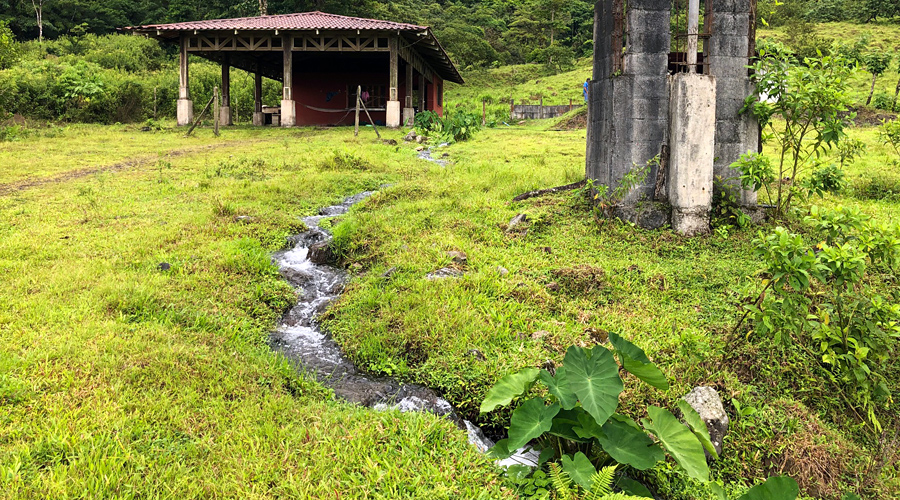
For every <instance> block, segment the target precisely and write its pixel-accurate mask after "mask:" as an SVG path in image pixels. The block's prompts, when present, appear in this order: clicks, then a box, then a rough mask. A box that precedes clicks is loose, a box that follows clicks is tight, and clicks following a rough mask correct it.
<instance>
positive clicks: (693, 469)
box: [641, 406, 709, 482]
mask: <svg viewBox="0 0 900 500" xmlns="http://www.w3.org/2000/svg"><path fill="white" fill-rule="evenodd" d="M647 413H648V414H649V415H650V420H649V421H648V420H646V419H644V420H642V421H641V422H642V423H643V424H644V428H645V429H647V430H648V431H650V432H652V433H653V435H655V436H656V438H657V439H659V442H660V443H661V444H662V445H663V447H664V448H665V449H666V451H668V452H669V454H670V455H672V458H674V459H675V461H676V462H678V465H680V466H681V468H683V469H684V471H685V472H687V473H688V475H689V476H691V477H693V478H695V479H699V480H701V481H704V482H705V481H709V467H708V466H707V465H706V455H705V454H704V453H703V445H701V444H700V441H699V440H698V439H697V436H695V435H694V433H693V432H691V430H690V429H688V428H687V427H686V426H685V425H684V424H682V423H681V422H679V421H678V419H677V418H675V415H672V413H671V412H670V411H668V410H666V409H663V408H659V407H657V406H650V407H648V408H647Z"/></svg>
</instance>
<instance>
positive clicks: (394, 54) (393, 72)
mask: <svg viewBox="0 0 900 500" xmlns="http://www.w3.org/2000/svg"><path fill="white" fill-rule="evenodd" d="M398 42H399V39H398V37H396V36H392V37H391V38H390V49H391V61H390V79H389V83H388V86H389V87H390V93H389V99H388V100H390V101H398V100H399V97H398V95H397V86H398V85H399V83H398V81H399V79H400V78H399V77H400V75H399V70H398V65H399V57H400V53H399V50H398Z"/></svg>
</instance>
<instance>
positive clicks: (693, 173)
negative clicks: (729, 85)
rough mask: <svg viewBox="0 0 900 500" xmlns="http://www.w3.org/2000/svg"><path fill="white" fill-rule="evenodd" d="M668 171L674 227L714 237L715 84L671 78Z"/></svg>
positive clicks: (691, 76)
mask: <svg viewBox="0 0 900 500" xmlns="http://www.w3.org/2000/svg"><path fill="white" fill-rule="evenodd" d="M669 88H670V96H669V171H668V176H667V179H666V187H667V190H668V197H669V203H670V204H671V205H672V228H673V229H674V230H675V231H677V232H679V233H681V234H683V235H686V236H693V235H696V234H702V233H707V232H709V212H710V210H711V208H712V195H713V160H714V158H715V136H716V79H715V77H713V76H710V75H699V74H696V73H676V74H675V75H674V76H671V77H669Z"/></svg>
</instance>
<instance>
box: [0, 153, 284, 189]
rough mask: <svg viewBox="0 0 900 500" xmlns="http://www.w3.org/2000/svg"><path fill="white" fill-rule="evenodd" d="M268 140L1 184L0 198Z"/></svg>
mask: <svg viewBox="0 0 900 500" xmlns="http://www.w3.org/2000/svg"><path fill="white" fill-rule="evenodd" d="M267 141H268V140H267V139H259V140H245V141H233V142H223V143H220V144H208V145H206V146H200V147H193V148H184V149H175V150H172V151H169V152H167V153H166V154H165V155H164V156H159V155H155V154H154V155H150V154H148V155H142V156H137V157H134V158H129V159H127V160H124V161H120V162H118V163H113V164H112V165H104V166H100V167H91V168H82V169H78V170H71V171H68V172H63V173H61V174H57V175H53V176H50V177H41V178H29V179H23V180H21V181H18V182H10V183H7V184H0V196H8V195H10V194H13V193H17V192H20V191H25V190H26V189H31V188H35V187H40V186H44V185H46V184H59V183H63V182H68V181H72V180H76V179H81V178H83V177H87V176H89V175H93V174H97V173H100V172H119V171H122V170H127V169H131V168H136V167H142V166H145V165H148V164H151V163H153V162H156V161H158V160H159V159H160V158H176V157H179V156H185V155H190V154H195V153H203V152H208V151H214V150H217V149H223V148H228V147H232V146H244V145H250V144H258V143H261V142H267Z"/></svg>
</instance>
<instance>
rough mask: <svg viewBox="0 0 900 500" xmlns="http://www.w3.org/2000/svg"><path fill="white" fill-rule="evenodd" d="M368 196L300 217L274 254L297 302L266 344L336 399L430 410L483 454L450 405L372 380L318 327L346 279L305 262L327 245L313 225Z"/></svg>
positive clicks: (527, 456) (479, 435)
mask: <svg viewBox="0 0 900 500" xmlns="http://www.w3.org/2000/svg"><path fill="white" fill-rule="evenodd" d="M372 194H374V192H372V191H367V192H364V193H360V194H358V195H355V196H351V197H350V198H347V199H346V200H344V202H343V203H341V204H339V205H334V206H330V207H326V208H323V209H321V210H320V211H319V215H315V216H311V217H306V218H304V219H303V222H304V223H305V224H306V226H307V227H308V228H309V230H308V231H307V232H305V233H302V234H299V235H297V236H295V237H294V238H293V239H292V240H293V245H294V247H293V248H291V249H290V250H286V251H282V252H278V253H276V254H275V256H274V258H275V262H276V263H277V264H278V267H279V270H280V272H281V275H282V276H284V278H285V279H286V280H288V281H289V282H290V283H291V285H293V286H294V287H296V288H297V289H298V290H299V291H300V298H299V300H298V302H297V305H296V306H294V307H293V308H292V309H291V310H290V311H289V312H288V313H287V314H285V315H284V317H283V318H282V321H281V325H279V327H278V329H277V330H276V331H275V332H274V333H272V335H271V339H270V341H271V345H272V347H273V348H274V349H275V350H277V351H279V352H281V353H283V354H284V355H285V356H286V357H287V358H288V359H290V360H291V361H292V362H294V363H295V364H296V365H297V366H298V368H300V369H302V370H305V371H307V372H309V373H312V374H314V375H315V377H316V378H317V379H318V380H319V381H320V382H321V383H322V384H324V385H325V386H327V387H330V388H331V389H333V390H334V393H335V395H337V396H338V397H339V398H342V399H344V400H346V401H349V402H352V403H356V404H360V405H363V406H368V407H371V408H373V409H376V410H390V409H397V410H399V411H402V412H407V411H419V412H420V411H430V412H432V413H435V414H437V415H442V416H444V417H446V418H448V419H450V420H451V421H452V422H454V423H455V424H456V425H457V427H459V428H460V429H461V430H464V431H466V432H467V433H468V436H469V442H470V443H472V444H473V445H474V446H476V447H477V448H478V449H479V450H480V451H482V452H486V451H487V450H488V449H489V448H490V447H491V446H493V444H494V443H493V442H492V441H491V440H490V439H488V438H487V437H485V435H484V433H483V432H482V431H481V429H479V428H478V426H476V425H475V424H473V423H472V422H469V421H468V420H463V419H462V418H460V417H459V415H457V414H456V411H455V410H454V409H453V406H451V405H450V403H449V402H447V401H446V400H444V399H443V398H441V397H440V396H439V395H438V394H437V393H436V392H434V391H432V390H431V389H428V388H427V387H423V386H420V385H414V384H400V383H399V382H397V381H396V380H394V379H392V378H389V377H376V376H373V375H369V374H366V373H364V372H362V371H360V370H359V369H358V368H357V367H356V366H355V365H354V364H353V362H351V361H350V360H349V359H347V357H345V356H344V353H343V352H342V351H341V348H340V346H338V345H337V343H336V342H334V340H332V339H331V337H330V336H329V335H328V334H326V333H325V332H323V331H322V330H321V328H319V325H318V322H317V316H318V315H319V314H320V313H321V312H322V311H324V310H325V308H327V307H328V305H329V304H330V303H331V302H332V301H334V300H335V299H336V298H337V297H338V296H339V295H340V294H341V292H342V291H343V288H344V284H345V283H346V282H347V274H346V273H345V272H344V271H343V270H341V269H338V268H336V267H333V266H330V265H327V264H317V263H314V262H313V261H311V260H310V258H309V257H310V247H312V246H313V245H316V244H318V243H325V242H328V241H330V240H331V235H330V234H329V233H328V232H327V231H326V230H324V229H322V228H321V227H320V226H319V223H320V222H321V221H322V219H325V218H328V217H334V216H337V215H343V214H345V213H347V211H348V210H350V207H352V206H353V205H355V204H357V203H359V202H360V201H362V200H365V199H366V198H368V197H369V196H371V195H372ZM317 260H318V259H317ZM423 279H424V278H423ZM536 459H537V457H536V454H534V453H533V452H526V451H524V450H520V452H519V453H517V454H516V455H514V456H513V457H511V458H509V459H507V460H503V461H500V462H499V463H500V465H512V464H517V463H521V464H526V465H533V464H534V463H535V462H536Z"/></svg>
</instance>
